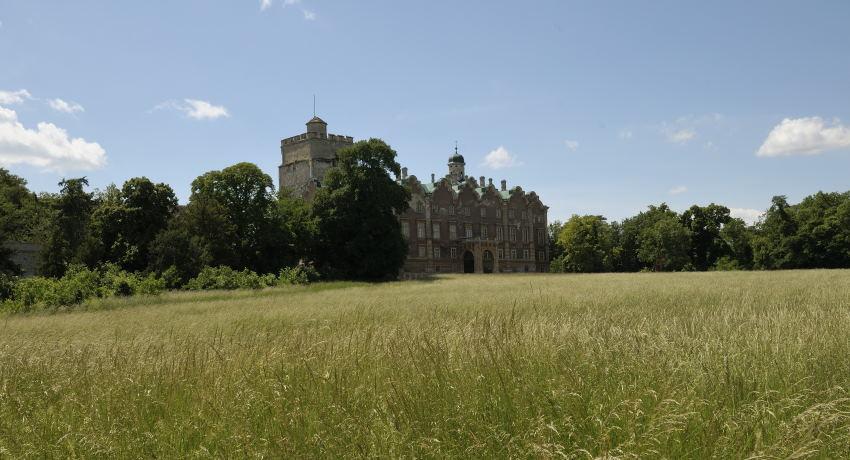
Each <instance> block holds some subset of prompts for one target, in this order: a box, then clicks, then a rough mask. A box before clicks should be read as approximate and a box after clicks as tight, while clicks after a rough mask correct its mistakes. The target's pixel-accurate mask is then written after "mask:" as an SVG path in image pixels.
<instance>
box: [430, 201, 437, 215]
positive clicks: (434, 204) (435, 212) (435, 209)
mask: <svg viewBox="0 0 850 460" xmlns="http://www.w3.org/2000/svg"><path fill="white" fill-rule="evenodd" d="M437 211H438V208H437V203H431V213H433V214H437Z"/></svg>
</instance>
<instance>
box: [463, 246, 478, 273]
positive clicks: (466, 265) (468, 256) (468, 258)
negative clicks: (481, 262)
mask: <svg viewBox="0 0 850 460" xmlns="http://www.w3.org/2000/svg"><path fill="white" fill-rule="evenodd" d="M463 272H464V273H475V256H474V255H472V253H471V252H469V251H466V252H464V253H463Z"/></svg>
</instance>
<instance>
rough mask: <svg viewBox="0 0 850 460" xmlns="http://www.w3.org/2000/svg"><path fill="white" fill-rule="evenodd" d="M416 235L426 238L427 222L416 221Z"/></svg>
mask: <svg viewBox="0 0 850 460" xmlns="http://www.w3.org/2000/svg"><path fill="white" fill-rule="evenodd" d="M416 237H417V238H425V222H421V221H420V222H417V223H416Z"/></svg>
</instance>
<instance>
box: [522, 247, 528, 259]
mask: <svg viewBox="0 0 850 460" xmlns="http://www.w3.org/2000/svg"><path fill="white" fill-rule="evenodd" d="M522 259H523V260H528V249H523V250H522Z"/></svg>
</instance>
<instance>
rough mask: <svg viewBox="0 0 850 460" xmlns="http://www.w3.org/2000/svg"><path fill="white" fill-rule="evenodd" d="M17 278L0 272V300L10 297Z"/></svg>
mask: <svg viewBox="0 0 850 460" xmlns="http://www.w3.org/2000/svg"><path fill="white" fill-rule="evenodd" d="M16 281H17V278H15V277H14V276H11V275H7V274H5V273H0V302H2V301H4V300H6V299H9V298H11V297H12V291H13V290H14V289H15V283H16Z"/></svg>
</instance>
